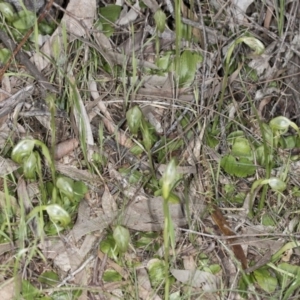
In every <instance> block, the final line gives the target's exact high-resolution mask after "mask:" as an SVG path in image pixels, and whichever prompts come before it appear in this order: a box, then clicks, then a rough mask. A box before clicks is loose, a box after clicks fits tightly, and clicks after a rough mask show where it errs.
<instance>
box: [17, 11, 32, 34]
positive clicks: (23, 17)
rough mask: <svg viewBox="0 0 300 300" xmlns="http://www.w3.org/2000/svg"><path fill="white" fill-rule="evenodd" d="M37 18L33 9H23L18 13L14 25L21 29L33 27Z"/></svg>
mask: <svg viewBox="0 0 300 300" xmlns="http://www.w3.org/2000/svg"><path fill="white" fill-rule="evenodd" d="M35 20H36V15H35V13H33V12H31V11H28V10H27V11H25V10H22V11H20V12H19V14H18V19H17V20H16V21H14V22H12V26H13V27H15V28H16V29H18V30H20V31H25V30H28V29H29V28H31V27H32V26H33V25H34V23H35Z"/></svg>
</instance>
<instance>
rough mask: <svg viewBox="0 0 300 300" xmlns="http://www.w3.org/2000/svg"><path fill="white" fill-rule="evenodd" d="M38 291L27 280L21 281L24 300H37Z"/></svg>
mask: <svg viewBox="0 0 300 300" xmlns="http://www.w3.org/2000/svg"><path fill="white" fill-rule="evenodd" d="M39 295H40V291H39V290H38V289H37V288H35V287H34V286H33V285H32V284H31V283H30V282H29V281H28V280H23V281H22V296H23V298H24V299H25V300H32V299H37V298H38V296H39Z"/></svg>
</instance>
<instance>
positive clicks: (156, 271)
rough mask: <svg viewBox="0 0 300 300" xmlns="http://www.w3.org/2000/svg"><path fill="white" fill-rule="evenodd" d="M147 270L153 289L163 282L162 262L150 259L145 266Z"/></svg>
mask: <svg viewBox="0 0 300 300" xmlns="http://www.w3.org/2000/svg"><path fill="white" fill-rule="evenodd" d="M147 268H148V271H149V277H150V281H151V284H152V286H154V287H155V286H157V285H158V284H161V283H162V282H163V281H164V280H165V278H166V273H165V262H164V261H163V260H159V259H157V258H154V259H151V260H149V262H148V264H147Z"/></svg>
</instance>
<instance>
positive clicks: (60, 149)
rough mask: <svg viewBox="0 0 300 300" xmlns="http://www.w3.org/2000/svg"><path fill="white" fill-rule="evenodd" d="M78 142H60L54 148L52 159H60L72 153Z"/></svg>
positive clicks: (73, 140)
mask: <svg viewBox="0 0 300 300" xmlns="http://www.w3.org/2000/svg"><path fill="white" fill-rule="evenodd" d="M78 145H79V142H78V140H77V139H70V140H67V141H64V142H61V143H59V144H57V145H56V146H55V152H54V158H55V159H61V158H62V157H64V156H65V155H67V154H69V153H70V152H72V151H73V150H74V149H75V148H77V147H78Z"/></svg>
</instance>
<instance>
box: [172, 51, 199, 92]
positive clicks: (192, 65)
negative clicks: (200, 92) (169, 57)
mask: <svg viewBox="0 0 300 300" xmlns="http://www.w3.org/2000/svg"><path fill="white" fill-rule="evenodd" d="M202 60H203V57H202V56H201V55H200V54H197V53H195V52H192V51H190V50H185V51H183V52H182V54H181V56H180V68H179V74H178V76H179V84H180V85H181V86H189V85H191V83H192V82H193V81H194V79H195V75H196V70H197V64H198V63H200V62H202Z"/></svg>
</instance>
